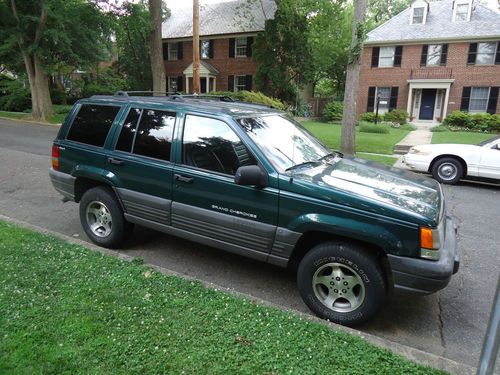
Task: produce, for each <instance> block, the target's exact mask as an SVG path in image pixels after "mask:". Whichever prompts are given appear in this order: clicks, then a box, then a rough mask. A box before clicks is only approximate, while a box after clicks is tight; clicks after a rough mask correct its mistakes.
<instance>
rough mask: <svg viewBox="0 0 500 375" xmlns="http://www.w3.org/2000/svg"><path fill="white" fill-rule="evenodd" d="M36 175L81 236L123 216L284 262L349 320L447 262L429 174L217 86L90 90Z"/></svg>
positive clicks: (438, 283)
mask: <svg viewBox="0 0 500 375" xmlns="http://www.w3.org/2000/svg"><path fill="white" fill-rule="evenodd" d="M50 177H51V180H52V183H53V185H54V187H55V189H56V190H57V191H58V192H60V193H61V194H62V195H63V196H64V197H65V198H64V199H66V200H71V201H74V202H77V203H80V220H81V223H82V225H83V228H84V229H85V232H86V233H87V235H88V236H89V238H90V239H91V240H92V241H93V242H95V243H96V244H98V245H100V246H104V247H117V246H119V245H120V243H121V241H122V240H123V238H124V235H125V234H128V233H130V232H131V230H132V228H133V225H134V224H138V225H141V226H145V227H149V228H153V229H156V230H159V231H161V232H165V233H168V234H171V235H175V236H179V237H182V238H186V239H189V240H192V241H196V242H199V243H202V244H205V245H208V246H212V247H215V248H219V249H222V250H225V251H229V252H233V253H236V254H240V255H244V256H247V257H250V258H254V259H258V260H261V261H264V262H268V263H271V264H274V265H276V266H280V267H290V268H291V269H292V270H294V271H296V272H297V283H298V288H299V291H300V294H301V295H302V298H303V300H304V302H305V303H306V304H307V306H309V308H310V309H311V310H312V311H313V312H314V313H315V314H317V315H318V316H320V317H322V318H325V319H329V320H331V321H334V322H337V323H340V324H344V325H356V324H360V323H362V322H365V321H366V320H368V319H370V318H371V317H373V316H374V315H375V313H376V312H377V311H378V310H379V309H380V308H381V306H382V305H383V304H384V301H385V300H386V297H387V296H388V295H389V294H390V293H391V291H392V290H393V289H394V288H396V289H401V290H405V291H408V292H413V293H417V294H429V293H433V292H435V291H437V290H439V289H442V288H444V287H445V286H446V285H447V284H448V282H449V281H450V278H451V276H452V274H454V273H456V272H457V270H458V265H459V261H458V253H457V246H456V229H455V226H454V224H453V222H452V220H451V219H450V218H449V217H448V216H447V215H446V211H445V202H444V197H443V193H442V190H441V187H440V185H439V184H438V183H437V182H435V181H434V180H432V179H429V178H427V177H422V176H417V175H414V174H411V173H409V172H405V171H403V170H400V169H396V168H388V167H384V166H382V165H380V164H375V163H372V162H369V161H366V160H362V159H356V158H352V157H345V156H343V155H342V154H340V153H338V152H332V151H331V150H329V149H327V148H326V147H325V146H323V145H322V144H321V143H320V142H319V141H318V140H317V139H315V138H314V137H313V136H312V135H311V134H310V133H309V132H307V131H306V130H305V129H304V128H302V127H301V126H300V125H299V124H297V123H296V122H294V121H293V120H292V119H290V118H288V117H287V116H286V115H285V114H284V113H283V112H280V111H276V110H274V109H272V108H269V107H265V106H260V105H254V104H247V103H237V102H232V101H229V100H228V99H226V98H223V97H220V98H218V97H213V98H211V97H196V96H181V95H172V96H165V97H140V96H128V94H127V93H123V92H120V93H117V94H116V95H115V96H94V97H92V98H90V99H84V100H80V101H79V102H78V103H76V104H75V106H74V107H73V109H72V110H71V112H70V113H69V115H68V116H67V118H66V120H65V122H64V124H63V125H62V126H61V129H60V131H59V134H58V135H57V138H56V139H55V140H54V145H53V148H52V168H51V169H50Z"/></svg>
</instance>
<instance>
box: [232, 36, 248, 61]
mask: <svg viewBox="0 0 500 375" xmlns="http://www.w3.org/2000/svg"><path fill="white" fill-rule="evenodd" d="M235 47H236V48H235V51H236V57H246V56H247V38H236V40H235Z"/></svg>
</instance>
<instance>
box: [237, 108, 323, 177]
mask: <svg viewBox="0 0 500 375" xmlns="http://www.w3.org/2000/svg"><path fill="white" fill-rule="evenodd" d="M237 121H238V123H239V124H240V126H241V128H242V129H243V130H244V131H245V132H246V133H247V134H248V135H249V137H250V138H252V139H253V141H254V142H255V143H257V144H258V145H259V147H260V148H261V149H262V150H263V152H264V153H265V155H266V156H267V157H268V159H269V161H270V162H271V163H272V164H273V165H274V167H275V168H276V169H278V170H279V171H281V172H283V171H286V170H287V169H288V168H291V167H293V166H295V165H297V164H301V163H307V162H317V161H318V160H320V159H321V158H323V157H325V156H326V155H328V154H330V151H329V150H328V149H327V148H326V147H325V146H323V145H322V144H321V143H320V142H319V141H318V140H317V139H316V138H314V136H313V135H312V134H310V133H309V132H308V131H307V130H305V129H304V128H303V127H302V126H301V125H299V124H298V123H297V122H295V121H293V120H291V119H289V118H287V117H284V116H281V115H269V116H261V117H247V118H240V119H238V120H237Z"/></svg>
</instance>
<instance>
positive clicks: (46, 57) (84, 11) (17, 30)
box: [0, 0, 111, 120]
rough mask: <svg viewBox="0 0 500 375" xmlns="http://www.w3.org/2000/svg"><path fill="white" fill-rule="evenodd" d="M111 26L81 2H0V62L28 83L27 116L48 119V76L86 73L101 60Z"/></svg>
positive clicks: (84, 2)
mask: <svg viewBox="0 0 500 375" xmlns="http://www.w3.org/2000/svg"><path fill="white" fill-rule="evenodd" d="M110 26H111V24H110V20H109V18H108V17H107V16H106V15H104V14H103V13H102V12H101V11H100V9H99V8H98V7H97V5H96V4H95V3H93V2H89V1H85V0H31V1H19V0H17V1H16V0H10V1H8V0H0V58H1V59H2V62H4V63H5V64H6V65H7V66H8V67H9V66H12V67H13V69H15V68H18V69H19V68H20V67H19V63H16V60H19V59H21V61H23V67H22V69H23V70H24V71H25V72H26V75H27V77H28V81H29V86H30V91H31V101H32V115H33V118H35V119H40V120H46V119H47V117H49V116H50V115H52V113H53V111H52V101H51V98H50V92H49V83H48V76H49V75H50V74H51V73H53V72H56V71H57V69H58V67H61V66H70V67H78V68H80V69H85V68H88V67H91V66H94V65H95V64H97V62H99V61H101V60H103V59H104V57H105V55H106V53H107V51H108V47H109V35H110Z"/></svg>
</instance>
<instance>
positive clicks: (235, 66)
mask: <svg viewBox="0 0 500 375" xmlns="http://www.w3.org/2000/svg"><path fill="white" fill-rule="evenodd" d="M213 41H214V55H213V56H214V57H213V58H212V59H204V60H203V61H206V62H207V63H209V64H211V65H213V66H214V67H215V68H217V69H218V70H219V72H220V73H219V75H218V76H217V78H216V86H217V91H227V90H228V77H229V76H230V75H252V76H255V71H256V69H257V66H256V64H255V62H254V61H253V60H252V58H251V57H233V58H230V57H229V38H225V39H213ZM182 44H183V59H182V60H176V61H167V60H166V61H165V74H166V76H167V77H169V76H174V77H177V76H183V72H184V69H186V68H187V67H188V66H189V65H190V64H191V63H192V62H193V42H192V41H186V42H183V43H182ZM254 82H255V80H254ZM184 86H185V77H184Z"/></svg>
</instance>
